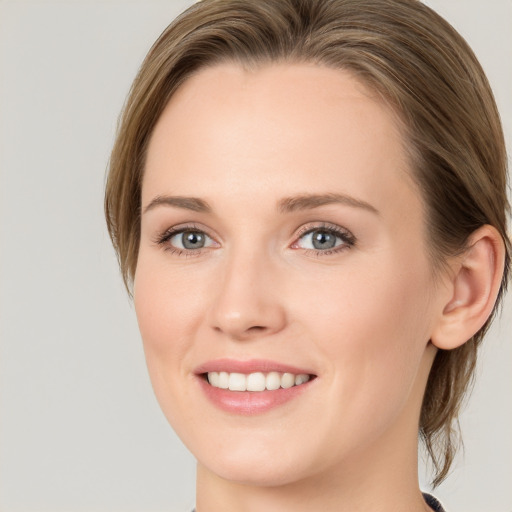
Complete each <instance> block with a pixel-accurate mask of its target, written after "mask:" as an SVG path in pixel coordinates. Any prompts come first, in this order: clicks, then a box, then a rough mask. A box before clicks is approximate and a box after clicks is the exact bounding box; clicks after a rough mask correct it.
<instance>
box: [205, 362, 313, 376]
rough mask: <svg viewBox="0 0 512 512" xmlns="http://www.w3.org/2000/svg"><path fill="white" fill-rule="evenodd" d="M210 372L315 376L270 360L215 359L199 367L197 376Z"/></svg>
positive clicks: (305, 370)
mask: <svg viewBox="0 0 512 512" xmlns="http://www.w3.org/2000/svg"><path fill="white" fill-rule="evenodd" d="M208 372H228V373H245V374H249V373H256V372H261V373H269V372H279V373H293V374H294V375H298V374H308V375H314V374H313V373H312V372H311V371H310V370H309V369H306V368H299V367H297V366H292V365H289V364H283V363H279V362H276V361H271V360H268V359H249V360H247V361H239V360H236V359H228V358H223V359H215V360H212V361H207V362H206V363H204V364H202V365H200V366H198V367H197V368H196V369H195V373H196V374H198V375H199V374H203V373H208Z"/></svg>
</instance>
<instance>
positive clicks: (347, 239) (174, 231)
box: [154, 223, 357, 257]
mask: <svg viewBox="0 0 512 512" xmlns="http://www.w3.org/2000/svg"><path fill="white" fill-rule="evenodd" d="M187 231H190V232H197V233H201V234H203V235H205V236H207V237H208V238H210V239H212V240H214V239H213V237H211V236H209V235H208V233H206V231H205V230H204V229H201V228H200V227H198V226H196V225H194V224H191V225H186V226H178V227H172V228H170V229H167V230H166V231H164V232H163V233H162V234H161V235H158V236H157V237H156V239H155V240H154V243H156V244H157V245H160V246H164V250H165V251H169V252H170V253H171V254H175V255H177V256H185V257H191V256H199V255H201V254H202V253H203V249H205V248H204V247H203V248H200V249H188V250H187V249H180V248H179V247H174V246H173V245H171V244H169V243H168V242H169V240H171V238H173V237H174V236H176V235H179V234H180V233H185V232H187ZM315 231H324V232H326V233H329V234H332V235H334V236H336V237H337V238H339V239H341V241H342V243H341V244H340V245H338V246H335V247H333V248H332V249H325V250H320V249H304V248H302V250H303V251H304V253H305V254H307V255H314V256H317V257H324V256H329V255H332V254H337V253H340V252H342V251H345V250H347V249H350V248H352V247H354V246H355V245H356V241H357V240H356V238H355V236H354V235H353V234H352V233H351V232H350V231H348V230H347V229H345V228H342V227H340V226H337V225H335V224H327V223H320V224H308V225H305V226H303V227H302V228H301V229H300V230H299V232H298V233H297V236H296V238H295V242H293V244H292V245H291V248H292V249H301V247H298V245H297V244H298V242H299V240H301V239H302V238H303V237H305V236H306V235H308V234H310V233H314V232H315Z"/></svg>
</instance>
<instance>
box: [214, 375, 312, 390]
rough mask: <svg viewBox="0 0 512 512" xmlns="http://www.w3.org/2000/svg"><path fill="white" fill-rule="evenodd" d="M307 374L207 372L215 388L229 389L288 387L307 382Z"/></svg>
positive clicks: (274, 388)
mask: <svg viewBox="0 0 512 512" xmlns="http://www.w3.org/2000/svg"><path fill="white" fill-rule="evenodd" d="M308 380H309V375H308V374H306V373H300V374H298V375H294V374H293V373H279V372H270V373H267V374H266V375H265V374H264V373H261V372H256V373H250V374H248V375H245V374H243V373H228V372H208V382H209V383H210V384H211V385H212V386H213V387H215V388H221V389H229V390H230V391H265V390H266V389H267V390H269V391H274V390H276V389H279V388H283V389H288V388H291V387H292V386H300V385H301V384H304V383H306V382H308Z"/></svg>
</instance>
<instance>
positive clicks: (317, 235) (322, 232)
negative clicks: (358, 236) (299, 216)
mask: <svg viewBox="0 0 512 512" xmlns="http://www.w3.org/2000/svg"><path fill="white" fill-rule="evenodd" d="M354 243H355V239H354V237H353V235H352V234H351V233H349V232H348V231H345V230H341V229H340V228H331V227H329V228H326V227H317V228H314V229H309V230H308V231H306V232H305V233H304V234H303V235H301V236H300V238H299V239H298V241H297V242H296V244H295V247H300V248H301V249H308V250H314V251H321V252H328V251H332V250H341V249H344V248H347V247H351V246H353V245H354Z"/></svg>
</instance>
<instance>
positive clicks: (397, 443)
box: [135, 64, 441, 485]
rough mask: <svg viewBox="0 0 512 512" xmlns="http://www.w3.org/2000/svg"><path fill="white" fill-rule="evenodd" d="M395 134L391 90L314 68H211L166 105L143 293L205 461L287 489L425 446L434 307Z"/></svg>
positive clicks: (152, 330)
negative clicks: (420, 429) (422, 433)
mask: <svg viewBox="0 0 512 512" xmlns="http://www.w3.org/2000/svg"><path fill="white" fill-rule="evenodd" d="M402 143H403V140H402V137H401V134H400V132H399V129H398V125H397V122H396V119H395V118H394V117H393V115H392V113H391V112H390V110H389V109H388V108H387V107H386V106H385V105H384V104H383V103H382V102H381V101H379V100H378V99H377V98H376V97H375V96H374V95H372V94H371V93H369V91H368V90H367V89H365V88H364V87H363V86H362V85H361V84H360V83H359V82H358V81H356V80H355V79H354V78H353V77H352V76H351V75H349V74H347V73H346V72H343V71H339V70H333V69H328V68H324V67H319V66H314V65H306V64H301V65H299V64H296V65H292V64H276V65H268V66H263V67H261V68H260V69H257V70H251V71H249V70H244V69H242V68H241V67H239V66H237V65H234V64H233V65H230V64H223V65H219V66H215V67H212V68H207V69H204V70H201V71H200V72H198V73H197V74H196V75H195V76H193V77H192V78H190V79H189V80H188V81H187V82H185V84H184V85H183V86H182V87H181V88H180V89H179V90H178V91H177V93H176V94H175V95H174V96H173V97H172V99H171V101H170V103H169V104H168V105H167V107H166V109H165V111H164V113H163V115H162V116H161V118H160V120H159V122H158V124H157V126H156V128H155V130H154V133H153V135H152V139H151V142H150V145H149V149H148V154H147V164H146V169H145V175H144V180H143V187H142V221H141V222H142V224H141V242H140V251H139V258H138V265H137V271H136V276H135V306H136V311H137V317H138V321H139V325H140V330H141V333H142V338H143V342H144V348H145V353H146V358H147V364H148V368H149V373H150V376H151V380H152V384H153V387H154V390H155V393H156V396H157V398H158V400H159V402H160V405H161V407H162V409H163V411H164V413H165V415H166V416H167V418H168V420H169V422H170V423H171V424H172V426H173V427H174V428H175V430H176V431H177V433H178V435H179V436H180V437H181V438H182V440H183V441H184V442H185V444H186V445H187V446H188V448H189V449H190V450H191V451H192V453H193V454H194V455H195V456H196V457H197V459H198V461H199V463H200V465H201V467H203V468H206V470H207V471H210V472H213V473H215V474H217V475H220V476H221V477H224V478H227V479H232V480H237V481H241V482H253V483H254V482H256V483H260V484H274V485H275V484H279V483H283V484H284V483H288V482H292V481H297V480H299V479H302V478H305V477H308V476H313V475H320V474H322V473H323V472H325V471H331V472H332V471H333V470H334V469H339V470H343V468H349V467H350V468H352V469H353V468H355V467H356V465H357V464H359V463H361V461H372V464H375V465H378V461H379V460H380V459H379V457H381V456H382V457H384V454H387V456H386V457H387V460H389V453H394V452H393V450H396V452H397V453H402V452H401V451H403V450H404V449H407V450H414V451H415V450H416V439H417V422H418V415H419V409H420V405H421V398H422V394H423V390H424V386H425V382H426V378H427V375H428V372H429V369H430V365H431V362H432V358H433V355H434V349H433V348H432V346H431V345H429V343H428V342H429V338H430V334H431V332H432V330H433V327H434V325H435V324H436V321H437V318H438V316H439V312H440V309H441V308H440V299H439V296H440V291H439V290H440V287H439V286H437V285H436V284H435V283H434V280H433V279H432V272H431V267H430V266H429V261H428V252H429V251H428V242H427V240H426V237H425V230H424V225H425V221H424V217H423V211H422V202H421V198H420V195H419V193H418V191H417V190H416V188H415V186H414V185H413V182H412V180H411V179H410V177H409V176H410V174H409V173H410V169H409V166H408V161H407V158H406V154H405V151H404V148H403V146H402ZM208 372H209V379H210V380H211V383H209V382H208ZM290 374H291V375H290ZM301 382H302V383H301ZM226 386H228V389H224V388H225V387H226ZM247 386H249V389H250V390H248V391H247V390H246V391H244V389H247ZM290 386H291V387H290ZM276 387H280V389H275V388H276ZM229 388H231V389H229ZM409 441H410V442H409ZM355 461H358V462H357V463H356V462H355Z"/></svg>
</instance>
